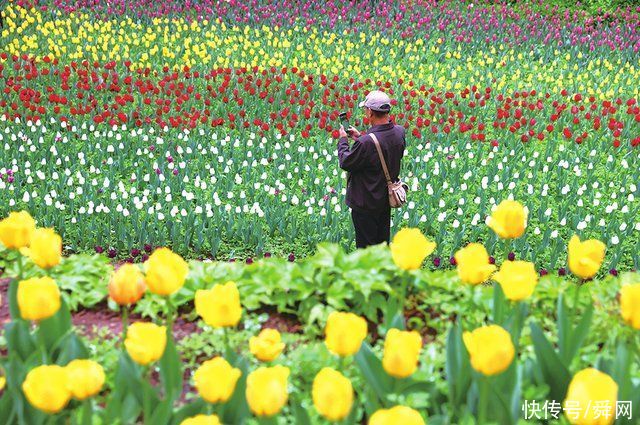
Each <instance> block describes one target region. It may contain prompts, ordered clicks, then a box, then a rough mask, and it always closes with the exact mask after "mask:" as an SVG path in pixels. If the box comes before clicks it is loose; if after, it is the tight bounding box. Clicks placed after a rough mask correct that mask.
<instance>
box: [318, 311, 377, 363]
mask: <svg viewBox="0 0 640 425" xmlns="http://www.w3.org/2000/svg"><path fill="white" fill-rule="evenodd" d="M366 337H367V322H366V321H365V320H364V319H363V318H362V317H359V316H356V315H355V314H353V313H341V312H337V311H334V312H332V313H331V314H330V315H329V318H328V319H327V326H326V327H325V344H326V345H327V348H328V349H329V351H331V352H332V353H333V354H336V355H338V356H342V357H344V356H350V355H352V354H355V353H357V352H358V351H359V350H360V346H361V345H362V341H364V339H365V338H366Z"/></svg>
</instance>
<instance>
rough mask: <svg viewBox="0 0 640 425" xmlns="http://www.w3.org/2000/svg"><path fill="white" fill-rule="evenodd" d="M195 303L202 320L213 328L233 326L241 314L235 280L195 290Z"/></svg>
mask: <svg viewBox="0 0 640 425" xmlns="http://www.w3.org/2000/svg"><path fill="white" fill-rule="evenodd" d="M195 305H196V312H197V313H198V314H199V315H200V317H202V320H204V322H205V323H206V324H207V325H209V326H211V327H214V328H221V327H228V326H235V325H237V324H238V322H239V321H240V317H241V316H242V305H240V293H239V292H238V288H237V286H236V284H235V282H227V283H225V284H224V285H215V286H214V287H213V288H212V289H199V290H197V291H196V296H195Z"/></svg>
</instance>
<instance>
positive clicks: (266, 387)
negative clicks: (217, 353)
mask: <svg viewBox="0 0 640 425" xmlns="http://www.w3.org/2000/svg"><path fill="white" fill-rule="evenodd" d="M288 379H289V368H286V367H284V366H280V365H278V366H274V367H260V368H258V369H257V370H255V371H253V372H251V373H250V374H249V376H248V377H247V390H246V394H245V395H246V397H247V403H248V404H249V408H250V409H251V411H252V412H253V414H254V415H256V416H273V415H275V414H277V413H278V412H280V410H282V408H283V407H284V405H285V404H287V400H288V399H289V394H288V392H287V380H288Z"/></svg>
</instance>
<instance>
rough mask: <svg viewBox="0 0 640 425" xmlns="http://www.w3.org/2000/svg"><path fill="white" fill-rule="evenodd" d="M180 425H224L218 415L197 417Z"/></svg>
mask: <svg viewBox="0 0 640 425" xmlns="http://www.w3.org/2000/svg"><path fill="white" fill-rule="evenodd" d="M180 425H222V422H220V419H218V417H217V416H216V415H196V416H193V417H191V418H187V419H185V420H183V421H182V422H180Z"/></svg>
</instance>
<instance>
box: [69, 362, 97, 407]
mask: <svg viewBox="0 0 640 425" xmlns="http://www.w3.org/2000/svg"><path fill="white" fill-rule="evenodd" d="M65 369H66V370H67V376H68V378H69V389H70V390H71V394H72V395H73V397H75V398H76V399H78V400H84V399H86V398H89V397H93V396H94V395H96V394H98V393H99V392H100V390H101V389H102V386H103V385H104V380H105V375H104V369H103V368H102V366H100V364H98V363H97V362H94V361H93V360H86V359H76V360H72V361H71V362H69V364H67V365H66V366H65Z"/></svg>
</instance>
